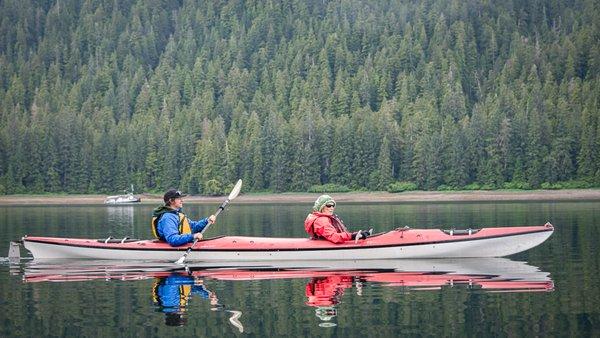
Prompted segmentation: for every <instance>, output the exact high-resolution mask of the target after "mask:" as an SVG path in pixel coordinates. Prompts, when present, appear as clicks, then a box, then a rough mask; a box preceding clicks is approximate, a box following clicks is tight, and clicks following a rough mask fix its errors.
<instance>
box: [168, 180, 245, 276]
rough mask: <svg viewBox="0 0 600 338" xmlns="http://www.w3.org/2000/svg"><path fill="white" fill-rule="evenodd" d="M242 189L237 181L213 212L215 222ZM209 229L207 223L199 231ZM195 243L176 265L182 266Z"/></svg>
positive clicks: (195, 240)
mask: <svg viewBox="0 0 600 338" xmlns="http://www.w3.org/2000/svg"><path fill="white" fill-rule="evenodd" d="M241 189H242V180H238V181H237V183H236V184H235V186H234V187H233V189H232V190H231V192H230V193H229V197H227V199H226V200H225V202H223V203H222V204H221V205H220V206H219V208H218V209H217V212H215V221H216V218H217V216H219V214H220V213H221V211H223V210H225V207H226V206H227V205H228V204H229V202H230V201H231V200H232V199H234V198H236V197H237V195H238V194H239V193H240V190H241ZM209 227H210V223H208V224H207V225H206V226H205V227H204V229H202V230H201V231H200V233H201V234H202V233H204V232H205V231H206V230H207V229H208V228H209ZM196 243H198V238H196V239H194V243H192V245H190V247H189V248H187V250H186V251H185V253H184V254H183V256H181V258H179V259H178V260H177V262H175V263H178V264H183V262H184V261H185V259H186V257H187V256H188V255H189V254H190V252H192V249H193V248H194V246H196Z"/></svg>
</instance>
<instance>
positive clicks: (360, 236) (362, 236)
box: [352, 230, 370, 239]
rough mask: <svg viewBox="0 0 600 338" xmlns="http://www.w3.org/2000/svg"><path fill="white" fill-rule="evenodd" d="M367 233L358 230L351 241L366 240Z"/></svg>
mask: <svg viewBox="0 0 600 338" xmlns="http://www.w3.org/2000/svg"><path fill="white" fill-rule="evenodd" d="M369 235H370V234H369V232H368V231H365V230H359V231H357V232H355V233H353V234H352V239H366V238H367V237H369Z"/></svg>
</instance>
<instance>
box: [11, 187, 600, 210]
mask: <svg viewBox="0 0 600 338" xmlns="http://www.w3.org/2000/svg"><path fill="white" fill-rule="evenodd" d="M328 194H329V195H331V196H332V197H333V198H334V199H335V200H336V201H337V202H367V203H369V202H373V203H375V202H389V203H394V202H406V203H410V202H504V201H511V202H519V201H585V200H591V201H595V200H600V189H564V190H525V191H514V190H477V191H447V192H445V191H410V192H402V193H388V192H384V191H379V192H345V193H328ZM319 195H321V194H319V193H280V194H276V193H265V194H262V193H250V194H240V196H239V197H237V198H236V203H248V204H252V203H256V204H261V203H312V202H314V201H315V199H316V198H317V197H318V196H319ZM136 196H139V197H140V198H141V200H142V201H141V203H136V204H152V205H157V204H160V203H162V195H157V194H137V195H136ZM105 198H106V195H3V196H0V206H10V205H60V204H65V205H104V199H105ZM224 198H226V196H216V197H209V196H187V197H185V202H186V203H191V204H194V203H221V202H222V201H223V199H224Z"/></svg>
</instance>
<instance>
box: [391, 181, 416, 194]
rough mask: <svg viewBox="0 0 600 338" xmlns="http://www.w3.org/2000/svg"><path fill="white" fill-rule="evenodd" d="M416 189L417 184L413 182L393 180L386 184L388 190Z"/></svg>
mask: <svg viewBox="0 0 600 338" xmlns="http://www.w3.org/2000/svg"><path fill="white" fill-rule="evenodd" d="M414 190H417V184H415V183H413V182H394V183H390V184H389V185H388V186H387V191H388V192H392V193H393V192H403V191H414Z"/></svg>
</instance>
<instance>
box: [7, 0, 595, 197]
mask: <svg viewBox="0 0 600 338" xmlns="http://www.w3.org/2000/svg"><path fill="white" fill-rule="evenodd" d="M599 22H600V9H599V8H598V4H597V2H596V1H594V0H576V1H566V0H531V1H515V0H508V1H500V2H489V1H481V0H467V1H464V0H460V1H459V0H426V1H418V2H413V1H375V2H365V1H359V0H340V1H312V0H309V1H305V0H301V1H296V0H292V1H275V0H273V1H257V0H255V1H241V0H231V1H227V0H223V1H190V0H180V1H171V0H152V1H141V0H108V1H91V0H85V1H79V0H46V1H31V0H6V1H2V2H0V193H4V194H11V193H33V192H74V193H84V192H112V191H115V190H117V189H119V190H120V189H123V188H125V187H128V186H129V184H134V185H135V186H136V187H138V189H143V190H145V191H160V190H163V189H165V188H166V187H180V188H182V189H185V190H187V191H189V192H191V193H214V192H219V191H223V190H224V189H226V188H227V187H226V185H227V184H229V183H230V182H235V180H236V179H237V178H243V179H244V180H245V190H247V191H248V190H252V191H262V190H272V191H305V190H307V189H308V188H309V187H311V186H314V185H321V184H336V185H344V186H348V187H351V188H353V189H361V188H365V189H370V190H383V189H386V187H387V186H388V184H390V183H392V182H395V181H406V182H412V183H414V184H415V185H416V186H417V187H418V188H420V189H439V188H451V189H452V188H463V187H468V186H473V184H475V185H482V186H485V187H491V188H501V187H533V188H536V187H542V186H544V185H545V186H548V184H553V183H555V182H567V181H582V182H587V184H592V185H598V184H600V129H599V128H600V121H599V120H600V95H599V94H600V78H599V74H600V43H599V42H600V29H599V27H598V25H599V24H598V23H599Z"/></svg>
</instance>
